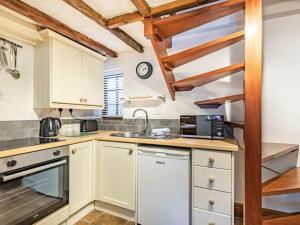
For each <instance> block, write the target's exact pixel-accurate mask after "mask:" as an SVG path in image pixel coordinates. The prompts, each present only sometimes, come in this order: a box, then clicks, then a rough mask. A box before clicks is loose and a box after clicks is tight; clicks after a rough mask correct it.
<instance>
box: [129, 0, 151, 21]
mask: <svg viewBox="0 0 300 225" xmlns="http://www.w3.org/2000/svg"><path fill="white" fill-rule="evenodd" d="M131 2H132V3H133V4H134V5H135V7H136V8H137V9H138V11H139V12H140V14H141V15H142V16H143V17H150V16H151V8H150V7H149V5H148V3H147V2H146V0H131Z"/></svg>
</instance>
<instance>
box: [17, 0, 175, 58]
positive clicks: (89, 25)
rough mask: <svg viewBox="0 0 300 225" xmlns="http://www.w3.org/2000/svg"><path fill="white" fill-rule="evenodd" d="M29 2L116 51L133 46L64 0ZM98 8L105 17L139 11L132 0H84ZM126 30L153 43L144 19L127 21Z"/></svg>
mask: <svg viewBox="0 0 300 225" xmlns="http://www.w3.org/2000/svg"><path fill="white" fill-rule="evenodd" d="M22 1H24V2H25V3H27V4H29V5H31V6H33V7H35V8H37V9H39V10H41V11H43V12H45V13H46V14H48V15H50V16H52V17H54V18H55V19H57V20H59V21H61V22H62V23H64V24H66V25H67V26H69V27H71V28H72V29H74V30H76V31H79V32H81V33H82V34H84V35H86V36H88V37H90V38H92V39H94V40H95V41H98V42H100V43H101V44H103V45H105V46H107V47H109V48H111V49H112V50H114V51H116V52H124V51H130V50H132V48H131V47H129V46H128V45H127V44H125V43H124V42H123V41H121V40H119V39H118V38H117V37H116V36H114V35H113V34H111V33H110V32H108V31H107V30H105V29H104V28H102V27H100V26H99V25H98V24H97V23H95V22H94V21H92V20H91V19H89V18H87V17H86V16H84V15H83V14H81V13H80V12H78V11H77V10H76V9H74V8H73V7H71V6H69V5H68V4H66V3H65V2H64V1H63V0H42V1H41V0H22ZM84 1H85V2H86V3H87V4H88V5H89V6H91V7H92V8H93V9H94V10H95V11H97V12H98V13H100V14H101V15H102V16H103V17H105V18H111V17H115V16H119V15H122V14H125V13H131V12H135V11H137V9H136V7H135V6H134V5H133V4H132V3H131V1H130V0H84ZM171 1H172V0H148V1H147V2H148V3H149V5H150V6H151V7H155V6H158V5H161V4H164V3H167V2H171ZM121 29H122V30H124V31H125V32H126V33H128V34H129V35H130V36H131V37H133V38H134V39H135V40H136V41H137V42H139V43H140V44H141V45H143V46H144V47H148V46H151V43H150V41H149V40H147V39H146V38H145V37H144V26H143V23H142V22H136V23H131V24H127V25H125V26H122V27H121Z"/></svg>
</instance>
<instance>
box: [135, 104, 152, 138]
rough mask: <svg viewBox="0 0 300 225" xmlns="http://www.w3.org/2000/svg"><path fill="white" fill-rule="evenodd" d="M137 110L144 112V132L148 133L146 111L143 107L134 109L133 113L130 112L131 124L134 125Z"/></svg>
mask: <svg viewBox="0 0 300 225" xmlns="http://www.w3.org/2000/svg"><path fill="white" fill-rule="evenodd" d="M138 111H142V112H144V113H145V115H146V118H145V122H144V132H145V133H146V134H148V131H149V119H148V113H147V111H146V110H145V109H136V110H134V112H133V114H132V117H133V126H134V125H135V114H136V113H137V112H138Z"/></svg>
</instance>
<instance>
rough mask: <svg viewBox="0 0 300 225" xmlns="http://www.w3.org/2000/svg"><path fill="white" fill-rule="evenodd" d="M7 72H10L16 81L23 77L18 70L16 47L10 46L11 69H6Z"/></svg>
mask: <svg viewBox="0 0 300 225" xmlns="http://www.w3.org/2000/svg"><path fill="white" fill-rule="evenodd" d="M13 64H14V68H13ZM6 72H8V73H9V74H10V75H11V76H12V77H13V78H15V79H19V78H20V76H21V75H20V73H19V71H18V70H17V47H16V46H15V45H11V46H10V68H8V69H6Z"/></svg>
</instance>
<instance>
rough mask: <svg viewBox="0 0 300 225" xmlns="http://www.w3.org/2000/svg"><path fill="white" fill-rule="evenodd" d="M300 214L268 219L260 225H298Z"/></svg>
mask: <svg viewBox="0 0 300 225" xmlns="http://www.w3.org/2000/svg"><path fill="white" fill-rule="evenodd" d="M299 224H300V214H293V215H284V216H282V217H280V218H270V219H265V220H263V223H262V225H299Z"/></svg>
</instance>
